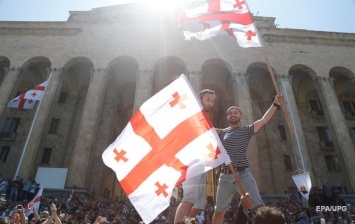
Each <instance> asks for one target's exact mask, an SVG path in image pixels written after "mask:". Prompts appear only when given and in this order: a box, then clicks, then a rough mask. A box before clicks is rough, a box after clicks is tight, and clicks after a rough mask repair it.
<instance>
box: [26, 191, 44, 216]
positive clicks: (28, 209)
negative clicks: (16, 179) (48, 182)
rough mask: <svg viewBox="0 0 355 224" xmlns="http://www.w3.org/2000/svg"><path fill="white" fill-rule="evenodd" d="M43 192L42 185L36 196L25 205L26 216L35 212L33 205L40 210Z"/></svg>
mask: <svg viewBox="0 0 355 224" xmlns="http://www.w3.org/2000/svg"><path fill="white" fill-rule="evenodd" d="M42 193H43V187H41V188H40V189H39V190H38V192H37V194H36V196H35V197H34V198H33V199H32V200H31V201H30V202H29V203H28V204H26V205H25V206H24V208H25V213H26V217H28V216H29V215H31V214H32V213H33V208H32V207H33V206H34V207H35V209H36V211H37V212H38V211H39V206H40V205H41V200H42ZM30 206H32V207H30Z"/></svg>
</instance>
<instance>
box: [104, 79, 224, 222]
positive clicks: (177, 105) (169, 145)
mask: <svg viewBox="0 0 355 224" xmlns="http://www.w3.org/2000/svg"><path fill="white" fill-rule="evenodd" d="M102 159H103V161H104V163H105V164H106V165H107V166H108V167H110V168H111V169H112V170H114V171H115V172H116V176H117V179H118V180H119V182H120V184H121V187H122V189H123V190H124V191H125V193H126V194H127V196H128V198H129V199H130V200H131V202H132V204H133V205H134V207H135V208H136V210H137V211H138V213H139V214H140V216H141V218H142V220H143V221H144V222H145V223H150V222H151V221H153V220H154V218H155V217H157V216H158V215H159V214H160V213H161V212H162V211H164V210H165V209H166V208H167V207H168V206H169V203H170V198H171V196H172V194H173V189H174V187H175V186H177V185H179V184H180V183H182V182H183V181H184V180H186V179H188V178H191V177H194V176H196V175H199V174H202V173H204V172H206V171H208V170H211V169H213V168H214V167H217V166H219V165H220V164H222V163H227V164H229V163H230V158H229V156H228V154H227V152H226V151H225V149H224V147H223V145H222V143H221V142H220V140H219V137H218V135H217V132H216V130H215V129H214V127H213V125H212V123H211V121H210V120H209V118H208V115H207V114H206V113H205V111H204V110H203V108H202V106H201V104H200V101H199V100H198V98H197V96H196V94H195V93H194V92H193V90H192V88H191V86H190V84H189V82H188V80H187V78H186V76H185V75H181V76H180V77H179V78H178V79H176V80H175V81H174V82H172V83H171V84H170V85H168V86H167V87H165V88H164V89H163V90H161V91H160V92H158V93H157V94H156V95H154V96H153V97H151V98H150V99H149V100H148V101H146V102H145V103H144V104H143V105H142V106H141V107H140V109H139V110H138V111H137V112H136V113H135V114H134V115H133V117H132V118H131V120H130V122H129V123H128V124H127V126H126V127H125V128H124V130H123V131H122V132H121V134H120V135H119V136H118V137H117V139H116V140H115V141H114V142H113V143H112V144H111V145H110V146H109V147H108V148H107V149H106V150H105V151H104V153H103V154H102Z"/></svg>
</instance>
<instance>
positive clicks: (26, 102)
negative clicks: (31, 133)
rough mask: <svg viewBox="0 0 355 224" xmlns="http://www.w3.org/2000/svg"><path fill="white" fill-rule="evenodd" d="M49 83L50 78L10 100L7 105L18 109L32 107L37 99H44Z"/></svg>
mask: <svg viewBox="0 0 355 224" xmlns="http://www.w3.org/2000/svg"><path fill="white" fill-rule="evenodd" d="M47 85H48V80H47V81H45V82H43V83H41V84H39V85H38V86H36V87H34V88H33V89H30V90H28V91H27V92H25V93H22V94H21V95H19V96H17V97H16V98H14V99H12V100H10V101H9V102H8V104H7V106H8V107H11V108H18V109H32V108H33V106H34V104H35V103H36V101H37V100H42V98H43V95H44V91H45V89H46V87H47Z"/></svg>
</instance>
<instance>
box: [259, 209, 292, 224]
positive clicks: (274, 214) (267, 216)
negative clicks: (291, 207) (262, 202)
mask: <svg viewBox="0 0 355 224" xmlns="http://www.w3.org/2000/svg"><path fill="white" fill-rule="evenodd" d="M285 223H286V221H285V218H284V215H283V213H282V212H281V211H280V210H278V209H276V208H274V207H270V206H263V207H260V208H259V209H258V211H257V212H256V215H255V219H254V224H285Z"/></svg>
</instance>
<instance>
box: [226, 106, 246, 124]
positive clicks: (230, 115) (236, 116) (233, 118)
mask: <svg viewBox="0 0 355 224" xmlns="http://www.w3.org/2000/svg"><path fill="white" fill-rule="evenodd" d="M241 119H242V111H241V110H240V108H239V107H237V106H231V107H229V108H228V109H227V120H228V122H229V123H230V124H231V125H236V124H239V123H240V121H241Z"/></svg>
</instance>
